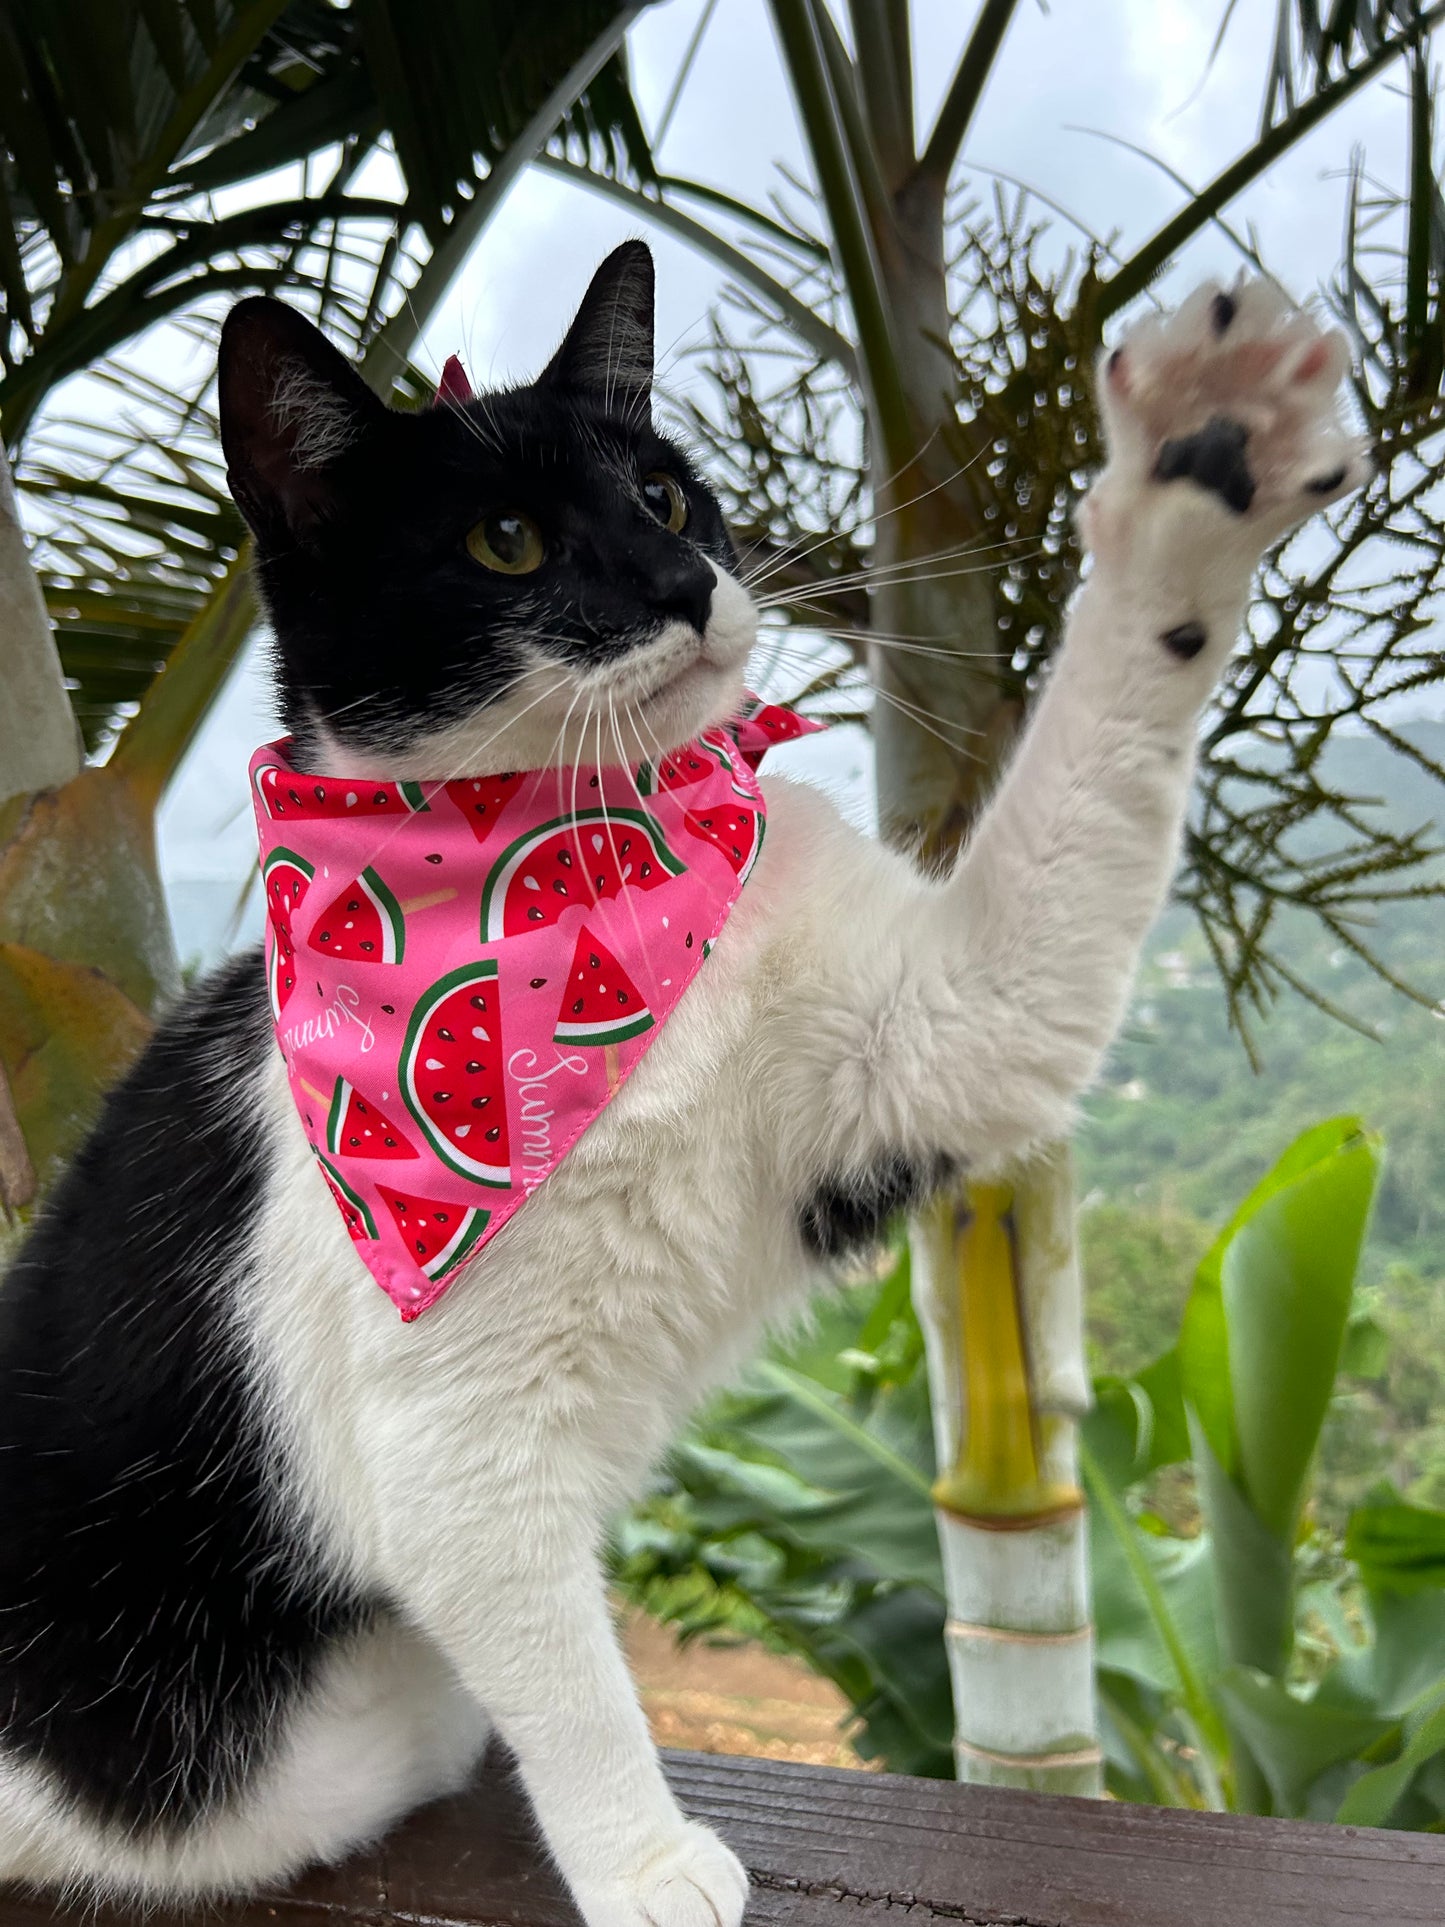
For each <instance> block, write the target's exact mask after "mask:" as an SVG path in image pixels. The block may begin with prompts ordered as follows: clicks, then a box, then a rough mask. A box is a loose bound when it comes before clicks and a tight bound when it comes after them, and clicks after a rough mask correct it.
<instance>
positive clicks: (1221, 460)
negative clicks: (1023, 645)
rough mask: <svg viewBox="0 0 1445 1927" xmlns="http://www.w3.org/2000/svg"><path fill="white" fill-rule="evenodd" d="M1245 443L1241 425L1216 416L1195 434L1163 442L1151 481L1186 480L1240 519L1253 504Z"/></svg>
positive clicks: (1252, 482) (1247, 436)
mask: <svg viewBox="0 0 1445 1927" xmlns="http://www.w3.org/2000/svg"><path fill="white" fill-rule="evenodd" d="M1248 442H1249V430H1248V429H1247V428H1246V427H1245V426H1244V424H1243V423H1242V422H1232V421H1230V420H1229V419H1228V418H1227V417H1226V416H1224V415H1216V416H1215V417H1214V419H1213V420H1212V421H1209V422H1206V423H1205V424H1204V426H1203V428H1201V429H1199V430H1198V431H1197V432H1196V433H1195V434H1193V435H1181V436H1180V437H1179V438H1178V440H1177V441H1172V442H1165V444H1164V446H1163V447H1162V448H1161V449H1160V451H1159V456H1158V459H1157V460H1156V462H1155V463H1154V479H1155V480H1156V481H1159V482H1175V481H1178V480H1179V479H1180V478H1181V477H1185V476H1187V477H1188V479H1189V480H1190V481H1191V482H1198V484H1199V486H1200V487H1201V488H1207V489H1209V490H1211V491H1212V492H1213V493H1214V494H1215V495H1217V496H1218V497H1219V499H1220V501H1221V502H1223V503H1224V505H1225V507H1226V508H1231V509H1233V510H1234V512H1235V514H1236V515H1243V514H1244V512H1245V510H1246V509H1247V508H1248V507H1249V505H1250V503H1251V502H1252V501H1253V500H1254V477H1253V476H1252V475H1251V474H1250V472H1249V464H1248V462H1247V461H1246V460H1245V459H1244V451H1245V448H1246V446H1247V445H1248Z"/></svg>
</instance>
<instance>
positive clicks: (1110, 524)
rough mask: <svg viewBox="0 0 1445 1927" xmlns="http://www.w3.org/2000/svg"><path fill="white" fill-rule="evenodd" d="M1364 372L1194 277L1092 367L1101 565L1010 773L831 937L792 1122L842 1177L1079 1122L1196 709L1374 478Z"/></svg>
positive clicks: (862, 1176) (822, 1165)
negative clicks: (1280, 554)
mask: <svg viewBox="0 0 1445 1927" xmlns="http://www.w3.org/2000/svg"><path fill="white" fill-rule="evenodd" d="M1347 365H1348V350H1347V346H1346V344H1345V342H1344V340H1343V337H1341V336H1340V335H1338V334H1327V333H1322V332H1321V331H1320V329H1319V328H1318V327H1317V326H1316V325H1315V324H1314V323H1313V322H1312V321H1311V320H1310V318H1309V317H1308V316H1306V315H1304V314H1301V313H1299V312H1297V311H1295V310H1291V309H1290V308H1289V307H1288V306H1287V304H1286V303H1285V302H1284V301H1283V299H1282V298H1281V297H1280V296H1279V295H1278V294H1277V293H1276V291H1275V290H1274V289H1273V288H1272V287H1270V286H1269V285H1268V284H1267V283H1264V282H1251V283H1248V284H1245V285H1243V286H1241V287H1238V288H1236V289H1235V290H1233V291H1232V292H1228V293H1226V292H1225V291H1224V290H1222V289H1219V288H1206V289H1202V290H1200V291H1199V293H1198V294H1196V295H1195V296H1193V297H1192V298H1191V299H1190V300H1189V301H1188V302H1186V303H1185V304H1184V306H1183V307H1182V308H1181V310H1180V311H1179V313H1178V314H1176V315H1174V316H1171V317H1165V318H1150V319H1149V320H1148V321H1146V322H1144V323H1143V324H1142V325H1141V326H1139V327H1137V328H1136V329H1135V330H1134V331H1133V332H1132V333H1131V334H1130V335H1129V336H1128V337H1127V338H1126V339H1125V341H1124V343H1123V345H1122V347H1121V348H1120V349H1118V350H1116V351H1115V352H1114V354H1113V355H1112V356H1110V357H1109V358H1108V359H1107V360H1106V361H1105V362H1104V363H1103V365H1102V366H1101V369H1100V384H1099V385H1100V405H1101V413H1102V415H1103V418H1104V422H1105V427H1106V430H1107V434H1108V440H1109V462H1108V465H1107V467H1106V469H1105V470H1104V472H1103V474H1102V475H1101V476H1100V478H1099V480H1098V482H1097V483H1096V484H1095V486H1094V488H1093V490H1092V491H1091V492H1090V495H1089V498H1088V500H1087V502H1086V503H1085V505H1084V510H1083V514H1082V516H1081V520H1080V527H1081V533H1082V535H1083V537H1084V540H1085V543H1086V545H1087V547H1088V548H1089V550H1090V551H1091V554H1092V565H1091V569H1090V573H1089V575H1088V578H1087V580H1086V581H1085V583H1084V586H1083V588H1082V589H1081V591H1080V593H1079V595H1078V596H1077V598H1076V600H1075V603H1074V606H1073V608H1072V610H1071V612H1070V618H1069V622H1068V627H1067V632H1066V635H1065V638H1064V642H1063V646H1062V650H1061V653H1060V656H1059V659H1058V661H1057V663H1056V664H1055V666H1054V668H1053V671H1052V673H1051V675H1050V678H1049V683H1048V687H1047V689H1046V691H1045V693H1044V695H1043V697H1042V699H1041V700H1040V702H1039V704H1038V706H1037V709H1036V711H1035V714H1034V716H1033V719H1032V721H1031V723H1030V725H1029V728H1028V730H1027V732H1026V734H1025V736H1024V739H1023V741H1022V743H1021V744H1020V746H1019V749H1018V751H1017V753H1016V754H1015V756H1014V758H1013V760H1012V763H1011V765H1010V767H1009V769H1008V772H1007V774H1006V776H1005V778H1004V781H1003V782H1002V784H1001V785H1000V787H999V790H998V792H997V794H996V795H995V797H994V799H993V801H992V803H991V804H990V806H989V808H988V809H987V810H986V811H985V813H984V816H983V818H982V820H981V822H980V824H979V826H978V828H977V830H976V832H975V834H974V836H973V838H972V840H971V841H970V843H969V845H968V847H967V849H966V851H965V852H964V855H963V857H962V859H961V861H960V862H959V864H958V866H957V868H956V870H955V872H954V874H953V876H952V877H951V878H950V879H949V880H948V881H947V882H946V883H945V884H943V885H942V886H940V887H936V888H929V887H927V886H920V885H917V884H914V885H912V886H911V898H910V896H905V895H904V893H903V892H902V891H901V890H900V889H899V888H898V887H896V886H895V885H893V884H891V883H890V882H889V881H888V879H887V878H886V877H885V878H884V879H883V880H882V883H883V887H882V888H880V889H875V890H874V892H873V897H874V904H873V913H872V914H869V913H868V906H867V904H866V903H864V902H862V901H860V902H859V903H858V908H857V911H856V912H855V913H854V914H853V915H852V916H851V917H849V916H846V915H835V916H834V917H833V918H832V920H831V922H830V926H829V930H828V943H827V947H826V950H825V946H824V945H823V944H821V943H820V944H819V946H818V951H819V954H820V956H821V957H822V961H821V963H820V973H821V974H822V975H823V976H824V977H826V978H827V989H826V994H825V995H824V996H822V997H820V998H819V1000H818V1009H817V1012H816V1015H815V1016H814V1019H813V1021H812V1024H811V1027H806V1026H805V1020H804V1018H803V1017H802V1016H801V1015H799V1016H797V1017H796V1018H795V1021H794V1029H795V1032H796V1034H797V1035H798V1036H800V1037H801V1038H803V1039H804V1040H805V1048H804V1050H803V1051H802V1052H801V1053H800V1054H799V1065H800V1072H801V1075H800V1076H799V1079H798V1081H797V1086H796V1090H795V1093H794V1095H795V1099H796V1103H795V1110H794V1113H793V1116H792V1118H791V1120H790V1123H791V1125H792V1128H793V1136H794V1138H795V1139H797V1140H798V1141H800V1142H802V1143H804V1144H805V1145H806V1146H807V1155H808V1158H809V1160H810V1162H811V1164H812V1167H813V1169H814V1170H815V1171H817V1172H820V1173H822V1174H824V1175H825V1177H826V1178H827V1182H828V1183H829V1184H831V1185H832V1187H833V1189H834V1191H835V1192H836V1191H837V1190H838V1189H839V1188H840V1187H842V1188H844V1189H845V1190H846V1187H847V1186H848V1185H849V1184H853V1185H854V1186H855V1187H861V1188H863V1189H866V1188H867V1186H868V1185H870V1184H872V1183H874V1182H875V1180H876V1175H877V1173H878V1172H879V1171H880V1170H881V1171H883V1172H884V1173H885V1174H886V1173H887V1172H888V1171H889V1170H890V1169H893V1170H899V1171H903V1172H912V1173H924V1174H926V1172H927V1171H928V1169H929V1160H930V1159H932V1158H936V1157H937V1156H939V1155H948V1156H951V1157H953V1158H954V1159H955V1160H957V1161H960V1162H964V1163H967V1164H970V1165H972V1166H974V1167H975V1168H978V1167H987V1166H989V1165H993V1164H997V1163H999V1162H1001V1161H1003V1160H1005V1159H1009V1158H1013V1157H1016V1156H1018V1155H1020V1154H1023V1153H1027V1152H1028V1151H1029V1150H1030V1149H1031V1148H1032V1147H1033V1146H1035V1145H1038V1144H1041V1143H1044V1142H1047V1141H1048V1140H1050V1139H1052V1138H1055V1137H1058V1136H1060V1135H1063V1134H1064V1133H1066V1132H1067V1131H1068V1130H1069V1128H1070V1127H1071V1125H1072V1122H1073V1113H1074V1107H1075V1105H1076V1103H1077V1101H1078V1098H1079V1095H1080V1093H1081V1092H1082V1091H1083V1090H1084V1089H1085V1088H1086V1087H1087V1086H1088V1084H1089V1083H1090V1081H1091V1080H1092V1078H1093V1077H1094V1076H1095V1075H1096V1073H1097V1071H1098V1068H1099V1065H1100V1063H1101V1061H1102V1058H1103V1055H1104V1052H1105V1051H1106V1050H1107V1048H1108V1046H1109V1044H1110V1042H1111V1040H1112V1038H1113V1036H1114V1033H1115V1030H1116V1028H1117V1026H1118V1024H1119V1021H1120V1019H1121V1018H1122V1016H1123V1012H1124V1009H1125V1005H1126V1002H1127V997H1128V992H1129V986H1130V982H1131V979H1132V975H1133V971H1134V966H1135V963H1136V960H1137V957H1138V952H1139V948H1140V945H1141V944H1142V942H1143V939H1144V936H1145V933H1146V932H1147V930H1148V928H1149V925H1150V923H1151V921H1152V920H1153V918H1154V917H1155V915H1156V914H1157V913H1158V910H1159V908H1160V907H1161V905H1162V902H1163V899H1164V895H1165V892H1166V889H1167V886H1168V882H1169V878H1170V874H1171V872H1172V870H1173V868H1174V865H1175V862H1176V860H1177V854H1178V844H1179V833H1180V827H1181V824H1182V820H1183V814H1184V807H1185V802H1186V799H1187V795H1188V790H1189V783H1190V777H1191V773H1192V769H1193V763H1194V745H1195V733H1196V729H1197V724H1198V717H1199V713H1200V710H1201V708H1202V707H1203V705H1204V704H1205V702H1206V701H1207V700H1208V697H1209V695H1210V692H1211V690H1212V689H1213V686H1214V683H1215V681H1216V679H1217V677H1218V675H1219V673H1220V671H1221V670H1222V668H1223V667H1224V664H1225V663H1226V661H1227V660H1228V657H1229V653H1230V650H1231V648H1232V647H1233V644H1234V641H1235V638H1236V637H1237V635H1238V633H1239V629H1240V625H1241V622H1242V619H1243V615H1244V610H1245V606H1246V603H1247V599H1248V595H1249V590H1250V583H1251V579H1252V576H1253V572H1254V569H1255V567H1256V565H1257V563H1258V560H1259V557H1260V555H1261V554H1262V552H1263V551H1264V550H1265V549H1266V548H1267V547H1268V546H1269V544H1270V543H1271V542H1273V541H1275V540H1276V539H1277V538H1278V537H1279V536H1280V535H1282V534H1283V533H1284V532H1285V531H1286V530H1287V529H1289V528H1291V527H1292V526H1293V525H1294V524H1295V523H1297V522H1300V521H1302V520H1303V519H1304V518H1305V517H1306V516H1307V515H1308V514H1309V513H1310V512H1311V511H1312V510H1314V509H1316V508H1318V507H1319V506H1321V505H1322V504H1323V503H1325V502H1329V501H1332V500H1334V499H1336V498H1337V497H1339V496H1341V495H1344V494H1346V493H1348V491H1349V490H1351V489H1353V488H1356V487H1358V486H1359V485H1360V484H1361V483H1362V482H1363V481H1365V480H1366V479H1367V477H1368V475H1369V472H1370V465H1369V457H1368V452H1367V450H1366V448H1365V447H1364V445H1363V444H1362V443H1361V441H1360V440H1359V438H1358V437H1357V436H1355V435H1354V434H1352V433H1351V432H1350V431H1349V430H1348V429H1347V428H1346V427H1345V426H1344V425H1343V423H1342V422H1341V419H1340V416H1339V413H1338V402H1337V391H1338V388H1339V383H1340V379H1341V376H1342V375H1343V373H1344V372H1345V369H1346V367H1347ZM835 965H836V966H840V968H839V967H834V966H835ZM809 1028H810V1030H811V1035H810V1034H809Z"/></svg>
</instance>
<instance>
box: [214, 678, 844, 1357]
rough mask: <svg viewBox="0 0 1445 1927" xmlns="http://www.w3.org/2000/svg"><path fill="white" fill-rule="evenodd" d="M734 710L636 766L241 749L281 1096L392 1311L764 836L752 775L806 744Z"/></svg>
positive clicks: (734, 889)
mask: <svg viewBox="0 0 1445 1927" xmlns="http://www.w3.org/2000/svg"><path fill="white" fill-rule="evenodd" d="M821 727H822V725H821V724H819V723H814V722H809V721H807V720H806V719H805V718H803V717H801V716H798V715H795V714H794V713H793V712H792V711H791V710H787V709H779V708H776V707H775V706H773V705H771V704H765V703H760V702H758V701H757V699H756V698H750V699H749V701H748V703H747V704H746V705H745V711H744V714H743V716H742V718H741V719H740V720H739V721H736V722H734V723H730V724H729V725H727V727H726V728H721V729H712V730H708V731H707V732H706V733H705V734H704V735H702V736H701V737H699V738H698V739H697V740H696V741H694V742H691V743H688V744H687V745H686V746H685V747H684V748H682V749H679V750H675V751H673V752H672V754H671V755H669V756H665V757H663V758H662V760H661V761H660V762H658V763H656V764H651V763H644V764H643V765H642V766H641V767H640V768H638V769H635V770H627V769H622V768H612V769H588V768H581V767H579V768H577V769H575V770H573V769H568V770H567V771H565V772H564V773H562V774H560V775H559V772H558V771H556V770H555V769H551V770H534V771H529V772H512V773H509V774H506V775H500V776H476V777H461V778H459V779H457V780H456V781H453V782H444V783H376V782H362V781H360V780H355V779H349V778H336V777H327V776H316V775H311V774H306V773H303V772H301V771H298V770H296V769H295V768H293V767H292V765H291V763H290V761H289V760H288V756H287V751H288V749H289V746H290V739H289V738H286V739H283V740H282V741H281V742H279V743H272V744H270V745H269V746H268V747H266V748H264V749H260V750H258V751H257V752H256V754H255V756H254V757H253V758H252V759H251V788H252V796H253V801H254V804H255V809H256V826H257V830H258V832H259V835H260V844H261V874H262V877H263V880H264V883H265V890H266V906H267V912H268V915H267V925H266V974H267V980H268V982H269V985H270V992H271V1013H272V1016H273V1018H274V1020H275V1025H276V1039H277V1042H278V1043H279V1044H280V1046H281V1055H282V1056H283V1057H284V1058H285V1060H286V1070H287V1075H288V1077H289V1079H290V1084H291V1095H292V1097H293V1098H294V1099H295V1102H296V1108H297V1110H298V1111H299V1113H300V1115H301V1121H302V1123H303V1125H304V1126H305V1128H306V1135H307V1137H308V1139H309V1140H310V1144H311V1148H312V1150H313V1151H314V1152H315V1154H316V1161H317V1164H318V1166H319V1167H320V1171H321V1175H322V1176H323V1177H324V1179H325V1181H326V1183H327V1185H328V1186H329V1187H330V1190H331V1195H332V1197H333V1198H334V1200H335V1202H336V1205H337V1208H338V1209H339V1210H340V1212H341V1215H342V1217H343V1219H344V1220H345V1223H346V1228H347V1230H348V1231H349V1232H350V1234H351V1236H352V1238H353V1240H354V1241H355V1244H356V1249H357V1251H358V1253H359V1254H360V1256H361V1259H362V1261H363V1263H364V1264H365V1265H366V1267H367V1269H368V1270H369V1271H370V1272H371V1275H372V1276H373V1277H374V1278H375V1279H376V1282H377V1283H378V1284H379V1285H380V1286H381V1288H382V1290H383V1291H384V1292H385V1293H386V1294H387V1296H388V1297H389V1298H390V1299H391V1300H392V1302H393V1304H395V1305H396V1306H397V1308H398V1309H399V1310H400V1312H401V1315H402V1317H403V1318H404V1319H408V1320H410V1319H413V1318H416V1317H418V1316H419V1315H420V1313H422V1312H424V1311H425V1310H426V1309H427V1307H428V1306H429V1305H432V1304H434V1303H435V1302H436V1300H437V1299H438V1298H439V1297H440V1296H441V1294H442V1293H443V1292H444V1291H445V1290H446V1288H447V1286H448V1285H449V1284H450V1283H451V1281H452V1280H453V1279H454V1278H455V1277H456V1275H457V1273H458V1272H459V1271H460V1269H461V1267H462V1266H463V1265H464V1264H465V1263H466V1261H467V1260H468V1259H469V1258H472V1257H474V1256H475V1255H476V1253H477V1252H478V1251H480V1249H481V1248H482V1246H483V1245H484V1244H486V1243H487V1241H488V1239H490V1238H493V1237H495V1236H496V1234H497V1232H499V1231H500V1230H501V1228H502V1226H503V1225H504V1224H505V1223H506V1222H507V1220H508V1219H509V1218H510V1217H511V1215H512V1213H513V1212H514V1211H515V1210H516V1209H517V1207H518V1206H519V1205H520V1204H522V1203H523V1202H524V1201H525V1199H526V1198H527V1196H528V1194H529V1193H530V1192H532V1191H534V1190H536V1188H537V1186H538V1185H539V1184H540V1183H541V1182H542V1180H543V1179H544V1178H545V1177H546V1176H547V1175H548V1173H549V1172H551V1171H553V1170H555V1169H556V1167H557V1165H558V1164H559V1163H560V1162H561V1160H562V1159H563V1157H564V1156H565V1155H566V1153H567V1151H568V1150H569V1149H570V1148H571V1146H572V1145H573V1144H575V1143H576V1141H577V1139H578V1138H579V1137H580V1136H581V1134H582V1132H583V1131H585V1130H586V1128H587V1126H588V1125H589V1124H590V1123H591V1122H592V1120H593V1119H594V1118H595V1117H596V1116H597V1114H598V1112H599V1111H601V1109H602V1107H603V1106H604V1105H605V1104H606V1103H607V1101H608V1100H609V1098H611V1097H613V1096H614V1095H615V1094H616V1092H617V1090H618V1087H619V1086H620V1085H621V1083H622V1080H623V1079H624V1078H625V1077H626V1076H627V1074H628V1073H629V1071H631V1070H632V1069H633V1067H634V1066H635V1065H636V1063H637V1061H638V1059H639V1058H640V1057H641V1056H642V1054H643V1052H644V1051H645V1050H646V1049H647V1047H648V1045H649V1044H650V1043H651V1042H652V1040H653V1039H654V1038H655V1037H656V1036H657V1034H658V1030H659V1029H660V1027H661V1025H662V1024H663V1022H664V1021H665V1019H666V1018H667V1016H668V1014H669V1013H670V1012H671V1010H672V1009H673V1006H674V1005H675V1004H676V1003H677V1000H678V998H679V997H681V995H682V993H683V991H684V990H686V988H687V986H688V985H689V984H690V983H691V982H692V979H693V977H694V976H695V975H696V973H697V971H698V970H699V969H700V967H701V965H702V963H703V960H704V958H705V957H706V956H707V954H708V952H709V950H710V949H711V948H712V944H713V941H714V939H715V938H716V937H717V934H718V932H719V930H721V928H722V926H723V925H724V923H726V922H727V919H728V915H729V913H730V911H731V910H732V907H733V904H734V903H735V902H736V901H737V898H738V894H739V892H740V891H741V889H742V887H743V885H744V883H745V882H746V881H747V878H748V875H749V873H750V871H751V870H752V867H753V864H754V862H755V860H756V858H757V854H758V850H759V849H760V847H761V845H762V840H763V828H764V819H765V810H764V806H763V798H762V792H761V790H760V789H759V787H758V780H757V775H756V770H757V765H758V763H759V762H760V761H761V760H762V757H763V754H764V752H765V751H766V750H767V749H768V748H769V747H770V746H771V745H772V744H773V743H777V742H786V741H789V740H790V739H792V738H793V737H797V736H802V735H805V734H808V733H809V732H811V731H813V730H815V729H819V728H821Z"/></svg>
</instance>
